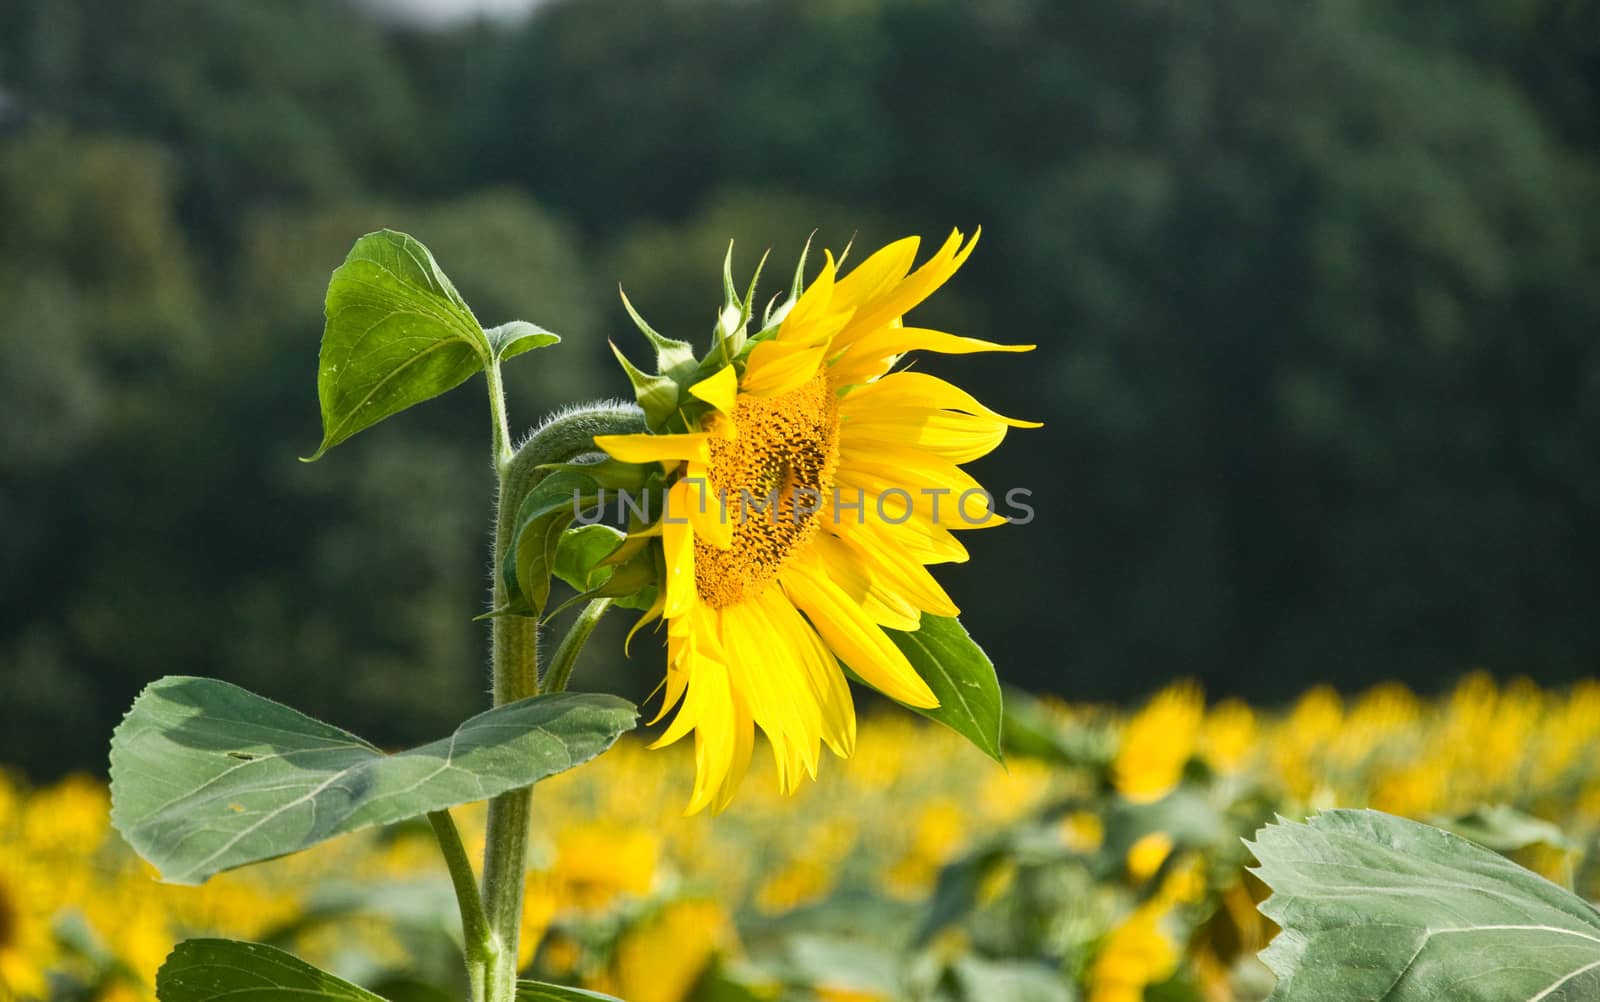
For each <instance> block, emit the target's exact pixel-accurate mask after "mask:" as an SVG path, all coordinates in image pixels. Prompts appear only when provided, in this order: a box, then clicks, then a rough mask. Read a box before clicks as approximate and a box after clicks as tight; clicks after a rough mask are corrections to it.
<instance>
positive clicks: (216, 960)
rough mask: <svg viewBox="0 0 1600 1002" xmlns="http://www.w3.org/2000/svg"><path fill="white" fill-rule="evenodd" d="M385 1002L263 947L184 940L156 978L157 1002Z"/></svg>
mask: <svg viewBox="0 0 1600 1002" xmlns="http://www.w3.org/2000/svg"><path fill="white" fill-rule="evenodd" d="M241 997H244V998H251V999H257V1000H260V1002H294V1000H299V1002H317V1000H324V1002H384V1000H383V998H382V997H381V996H378V995H374V994H373V993H372V992H369V991H367V990H366V989H365V988H362V987H361V986H359V985H354V984H351V983H350V982H348V981H346V980H344V979H343V978H340V977H336V976H334V975H332V974H329V973H328V972H327V971H324V970H321V969H319V968H316V967H313V966H311V965H310V964H308V963H306V962H305V961H303V960H301V959H300V958H299V957H296V956H295V955H294V954H292V953H285V952H284V951H283V950H280V949H278V948H277V947H275V946H267V945H266V944H264V943H242V942H239V941H237V940H232V939H186V940H184V941H183V942H181V943H179V944H178V945H177V946H176V947H175V948H174V949H173V951H172V953H171V954H169V955H168V957H167V959H166V962H165V963H163V964H162V965H161V969H160V970H159V971H157V972H156V998H158V999H160V1000H161V1002H222V1000H224V999H239V998H241Z"/></svg>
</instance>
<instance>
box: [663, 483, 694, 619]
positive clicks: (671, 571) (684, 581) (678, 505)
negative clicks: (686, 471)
mask: <svg viewBox="0 0 1600 1002" xmlns="http://www.w3.org/2000/svg"><path fill="white" fill-rule="evenodd" d="M693 504H694V501H693V500H692V498H691V497H690V488H689V484H688V483H687V482H686V481H683V480H680V481H678V482H677V483H675V484H673V485H672V489H671V490H669V491H668V492H667V508H666V511H665V512H663V514H662V518H661V547H662V551H663V555H664V556H665V558H666V565H667V570H666V575H667V580H666V582H665V586H664V588H663V590H664V591H665V592H666V596H667V601H666V605H665V606H664V607H663V608H662V610H661V614H662V615H663V616H665V617H666V618H667V619H669V620H671V619H677V618H678V617H680V616H683V615H685V614H686V613H688V612H689V610H690V609H691V608H693V607H694V602H695V598H696V595H695V585H694V531H693V530H692V529H691V528H690V527H689V520H688V518H687V517H686V516H685V514H684V513H686V512H688V511H689V510H690V509H691V507H692V506H693Z"/></svg>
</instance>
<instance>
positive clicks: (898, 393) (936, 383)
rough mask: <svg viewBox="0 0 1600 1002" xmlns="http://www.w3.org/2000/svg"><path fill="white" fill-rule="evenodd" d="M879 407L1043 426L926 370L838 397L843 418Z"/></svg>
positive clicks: (885, 379) (893, 376) (886, 379)
mask: <svg viewBox="0 0 1600 1002" xmlns="http://www.w3.org/2000/svg"><path fill="white" fill-rule="evenodd" d="M880 407H893V408H915V407H924V408H927V409H929V410H952V411H965V412H966V413H968V414H972V415H975V416H977V417H984V418H988V419H990V420H991V421H999V422H1002V423H1003V424H1008V425H1010V426H1011V427H1013V428H1042V427H1044V426H1043V425H1042V424H1040V423H1039V422H1037V421H1021V420H1018V419H1017V418H1008V417H1005V416H1004V415H1002V414H997V413H995V412H994V411H992V410H990V409H989V408H987V407H985V406H984V405H983V404H981V403H979V402H978V400H977V398H976V397H974V396H973V395H972V394H970V393H968V392H967V391H966V390H963V389H962V388H961V387H959V386H956V385H955V384H953V383H947V382H945V381H944V380H943V379H940V378H939V377H938V376H931V375H929V374H928V373H926V372H893V373H890V374H889V375H887V376H884V377H883V378H882V379H878V380H874V381H873V382H870V383H866V384H865V385H861V386H856V387H854V388H853V389H852V390H851V391H850V392H849V393H848V394H846V395H845V397H844V398H843V399H842V400H840V401H839V414H840V415H841V416H843V417H846V418H849V417H854V416H864V415H866V414H868V413H869V412H870V411H872V410H873V409H875V408H880Z"/></svg>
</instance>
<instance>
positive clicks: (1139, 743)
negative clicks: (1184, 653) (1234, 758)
mask: <svg viewBox="0 0 1600 1002" xmlns="http://www.w3.org/2000/svg"><path fill="white" fill-rule="evenodd" d="M1204 715H1205V697H1204V696H1202V695H1201V694H1200V687H1199V686H1197V685H1195V684H1194V683H1192V682H1184V683H1180V684H1178V685H1175V686H1172V687H1170V688H1168V689H1164V690H1162V691H1161V692H1159V693H1157V694H1156V696H1155V698H1154V699H1152V700H1150V702H1149V703H1148V704H1146V705H1145V707H1144V709H1142V710H1140V711H1139V712H1138V713H1137V714H1135V715H1134V717H1133V719H1132V720H1130V721H1128V724H1127V726H1126V727H1124V728H1123V730H1122V739H1121V741H1120V743H1119V744H1118V745H1117V757H1116V761H1115V762H1113V763H1112V766H1111V778H1112V782H1113V783H1115V784H1116V788H1117V792H1118V793H1120V794H1122V795H1123V796H1124V797H1126V798H1128V799H1129V800H1131V801H1133V802H1134V803H1137V804H1147V803H1152V802H1154V801H1157V800H1160V799H1161V798H1162V797H1165V796H1166V795H1167V794H1169V793H1171V792H1172V791H1173V790H1175V789H1177V787H1178V782H1179V780H1181V779H1182V778H1183V768H1184V766H1185V765H1186V764H1188V762H1189V759H1190V758H1191V757H1193V755H1194V753H1195V745H1196V741H1197V739H1198V737H1199V734H1200V724H1201V721H1202V719H1203V718H1204Z"/></svg>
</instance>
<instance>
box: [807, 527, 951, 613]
mask: <svg viewBox="0 0 1600 1002" xmlns="http://www.w3.org/2000/svg"><path fill="white" fill-rule="evenodd" d="M812 545H813V547H814V549H815V553H816V559H817V560H819V561H821V563H822V567H823V573H825V574H827V575H828V578H829V580H831V581H832V582H833V583H834V584H836V585H838V586H839V589H840V590H841V591H843V592H844V593H845V594H846V595H847V596H849V598H850V601H852V602H855V603H856V604H858V605H860V606H861V611H862V612H864V613H866V615H867V618H869V619H871V620H872V621H873V622H874V623H877V624H878V625H879V626H887V627H888V628H889V629H891V630H906V631H910V630H915V629H916V628H917V627H918V626H919V625H921V623H922V611H921V610H920V609H918V608H917V607H916V606H915V605H912V604H911V603H910V602H909V601H908V600H907V599H906V597H905V596H904V595H901V594H900V593H898V592H895V591H891V590H890V589H889V588H887V587H885V586H884V584H883V583H882V582H881V581H879V580H877V579H876V578H874V577H873V576H872V575H870V574H868V573H867V572H866V570H865V569H864V568H863V567H861V565H860V558H859V557H857V555H856V551H855V550H854V549H852V548H851V547H850V546H849V544H847V543H846V542H845V541H844V540H843V539H840V538H839V537H838V536H831V535H828V534H827V533H819V534H818V535H817V538H816V539H815V541H814V542H813V544H812ZM807 629H809V627H807Z"/></svg>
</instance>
